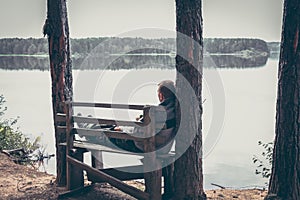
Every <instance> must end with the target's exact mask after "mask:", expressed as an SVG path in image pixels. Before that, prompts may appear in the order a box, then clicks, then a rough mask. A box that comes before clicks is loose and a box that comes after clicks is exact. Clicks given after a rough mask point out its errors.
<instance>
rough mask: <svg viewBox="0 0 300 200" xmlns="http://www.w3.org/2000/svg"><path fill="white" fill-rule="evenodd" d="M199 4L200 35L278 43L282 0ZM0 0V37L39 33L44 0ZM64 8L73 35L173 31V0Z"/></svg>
mask: <svg viewBox="0 0 300 200" xmlns="http://www.w3.org/2000/svg"><path fill="white" fill-rule="evenodd" d="M202 2H203V9H202V10H203V24H204V37H207V38H209V37H223V38H228V37H248V38H261V39H264V40H266V41H280V35H281V24H282V11H283V0H202ZM0 3H1V4H0V5H1V7H0V27H1V32H0V38H4V37H23V38H28V37H42V27H43V23H44V21H45V19H46V10H47V8H46V0H0ZM67 6H68V17H69V26H70V36H71V37H73V38H79V37H102V36H118V35H120V34H123V33H124V32H128V31H132V30H136V29H144V28H159V29H165V30H169V31H175V0H84V1H83V0H68V1H67ZM135 33H136V32H135ZM152 33H153V32H152ZM171 35H172V34H171ZM136 36H140V35H136ZM165 36H170V35H164V33H160V32H157V33H156V34H154V37H165Z"/></svg>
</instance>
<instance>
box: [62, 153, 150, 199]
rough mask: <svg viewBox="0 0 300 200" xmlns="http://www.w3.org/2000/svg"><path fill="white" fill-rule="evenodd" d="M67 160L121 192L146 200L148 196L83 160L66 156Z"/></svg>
mask: <svg viewBox="0 0 300 200" xmlns="http://www.w3.org/2000/svg"><path fill="white" fill-rule="evenodd" d="M67 161H68V162H70V163H71V164H72V165H74V166H77V167H80V168H81V169H82V170H86V171H87V173H91V175H92V176H94V177H97V178H99V179H102V180H103V181H105V182H107V183H109V184H111V185H112V186H114V187H116V188H118V189H119V190H122V191H123V192H125V193H127V194H129V195H131V196H133V197H135V198H138V199H147V200H148V199H149V197H150V195H149V194H147V193H145V192H143V191H141V190H139V189H137V188H135V187H133V186H130V185H127V184H125V183H123V182H122V181H120V180H118V179H116V178H114V177H112V176H110V175H107V174H105V173H103V172H101V171H99V170H97V169H94V168H93V167H91V166H89V165H87V164H85V163H83V162H80V161H78V160H76V159H74V158H72V157H70V156H67Z"/></svg>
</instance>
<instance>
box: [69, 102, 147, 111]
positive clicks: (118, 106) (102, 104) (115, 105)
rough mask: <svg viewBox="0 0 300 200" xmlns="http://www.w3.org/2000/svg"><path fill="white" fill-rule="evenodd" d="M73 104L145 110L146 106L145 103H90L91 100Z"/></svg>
mask: <svg viewBox="0 0 300 200" xmlns="http://www.w3.org/2000/svg"><path fill="white" fill-rule="evenodd" d="M72 105H73V106H77V107H96V108H113V109H131V110H143V108H144V105H128V104H110V103H89V102H73V103H72Z"/></svg>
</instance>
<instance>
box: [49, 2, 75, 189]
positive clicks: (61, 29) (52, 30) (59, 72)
mask: <svg viewBox="0 0 300 200" xmlns="http://www.w3.org/2000/svg"><path fill="white" fill-rule="evenodd" d="M47 7H48V10H47V19H46V22H45V25H44V35H47V36H48V44H49V56H50V71H51V80H52V107H53V119H54V127H55V143H56V162H57V163H56V166H57V169H56V171H57V184H58V185H59V186H65V185H66V153H65V148H64V147H63V146H60V145H59V144H60V143H62V142H66V135H65V134H64V133H59V132H58V130H57V128H56V127H57V125H58V124H57V123H56V114H57V113H66V108H65V106H64V105H62V104H61V103H62V102H65V101H71V100H72V95H73V90H72V65H71V59H70V44H69V27H68V18H67V7H66V0H48V1H47Z"/></svg>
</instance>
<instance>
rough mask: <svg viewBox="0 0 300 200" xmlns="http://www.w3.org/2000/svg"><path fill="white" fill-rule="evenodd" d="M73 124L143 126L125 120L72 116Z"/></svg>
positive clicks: (136, 122) (140, 123) (139, 123)
mask: <svg viewBox="0 0 300 200" xmlns="http://www.w3.org/2000/svg"><path fill="white" fill-rule="evenodd" d="M73 120H74V122H77V123H91V124H107V125H118V126H133V127H139V126H143V125H144V124H143V122H138V121H125V120H113V119H101V118H92V117H81V116H73Z"/></svg>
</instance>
